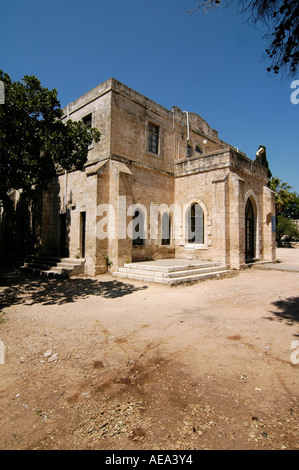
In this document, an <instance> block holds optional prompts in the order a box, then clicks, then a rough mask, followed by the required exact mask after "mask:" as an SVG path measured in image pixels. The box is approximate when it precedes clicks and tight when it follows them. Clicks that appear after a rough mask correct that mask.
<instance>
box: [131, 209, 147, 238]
mask: <svg viewBox="0 0 299 470" xmlns="http://www.w3.org/2000/svg"><path fill="white" fill-rule="evenodd" d="M144 238H145V237H144V217H143V213H142V211H141V210H140V209H136V210H135V212H134V215H133V237H132V239H133V245H136V246H139V245H144Z"/></svg>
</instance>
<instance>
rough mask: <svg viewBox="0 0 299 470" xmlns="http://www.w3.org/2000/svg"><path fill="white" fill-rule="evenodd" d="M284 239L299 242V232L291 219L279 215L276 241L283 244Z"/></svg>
mask: <svg viewBox="0 0 299 470" xmlns="http://www.w3.org/2000/svg"><path fill="white" fill-rule="evenodd" d="M283 237H286V238H287V239H288V240H290V239H295V240H299V230H298V228H297V226H296V224H295V223H294V222H293V221H292V220H291V219H289V218H288V217H285V216H284V215H279V216H278V217H277V227H276V239H277V241H278V243H280V242H281V240H282V238H283Z"/></svg>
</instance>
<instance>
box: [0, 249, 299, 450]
mask: <svg viewBox="0 0 299 470" xmlns="http://www.w3.org/2000/svg"><path fill="white" fill-rule="evenodd" d="M281 253H282V256H284V255H285V256H286V258H288V257H289V260H294V256H295V255H296V256H297V259H298V266H299V256H298V255H299V250H298V249H297V250H295V249H294V250H291V251H290V250H285V251H284V252H281ZM281 253H280V254H281ZM276 267H277V266H276ZM293 269H294V267H293ZM0 286H1V287H0V307H1V308H2V311H1V314H0V322H1V323H0V339H1V343H0V345H1V344H2V347H3V346H4V347H5V357H4V360H3V361H2V362H4V363H3V364H0V410H1V411H0V413H1V414H0V448H1V449H5V450H9V449H29V450H31V449H53V450H54V449H74V450H75V449H111V450H112V449H130V450H141V449H149V450H157V449H158V450H159V449H163V450H181V449H200V450H201V449H299V444H298V428H299V424H298V405H299V400H298V384H299V380H298V377H299V375H298V374H299V365H298V364H297V363H298V362H299V331H298V321H299V267H298V272H296V271H293V272H290V271H280V270H274V269H272V270H261V269H257V268H251V269H246V270H243V271H241V272H239V273H236V274H235V275H233V276H230V277H227V278H224V279H220V280H208V281H204V282H199V283H196V284H193V285H184V286H177V287H169V286H165V285H157V284H147V283H142V282H137V281H136V282H135V281H119V280H116V279H114V278H113V277H112V276H110V275H106V276H99V277H96V278H85V277H78V278H75V279H74V278H72V279H69V280H55V279H43V278H37V277H35V276H30V275H23V274H22V275H20V273H19V272H15V271H7V270H6V271H4V270H2V271H1V282H0ZM296 348H297V349H296ZM297 353H298V354H297Z"/></svg>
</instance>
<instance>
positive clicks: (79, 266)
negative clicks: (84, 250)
mask: <svg viewBox="0 0 299 470" xmlns="http://www.w3.org/2000/svg"><path fill="white" fill-rule="evenodd" d="M84 263H85V259H77V258H56V257H51V256H40V257H30V258H28V259H26V260H25V261H24V264H23V266H21V267H20V269H21V270H22V271H25V272H31V273H34V274H38V275H39V276H47V277H70V276H77V275H78V274H82V273H83V272H84Z"/></svg>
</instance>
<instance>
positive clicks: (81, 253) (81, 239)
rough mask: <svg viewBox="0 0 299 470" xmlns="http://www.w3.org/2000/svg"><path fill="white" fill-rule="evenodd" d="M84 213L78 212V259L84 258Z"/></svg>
mask: <svg viewBox="0 0 299 470" xmlns="http://www.w3.org/2000/svg"><path fill="white" fill-rule="evenodd" d="M85 239H86V212H80V257H81V258H85V243H86V242H85Z"/></svg>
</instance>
